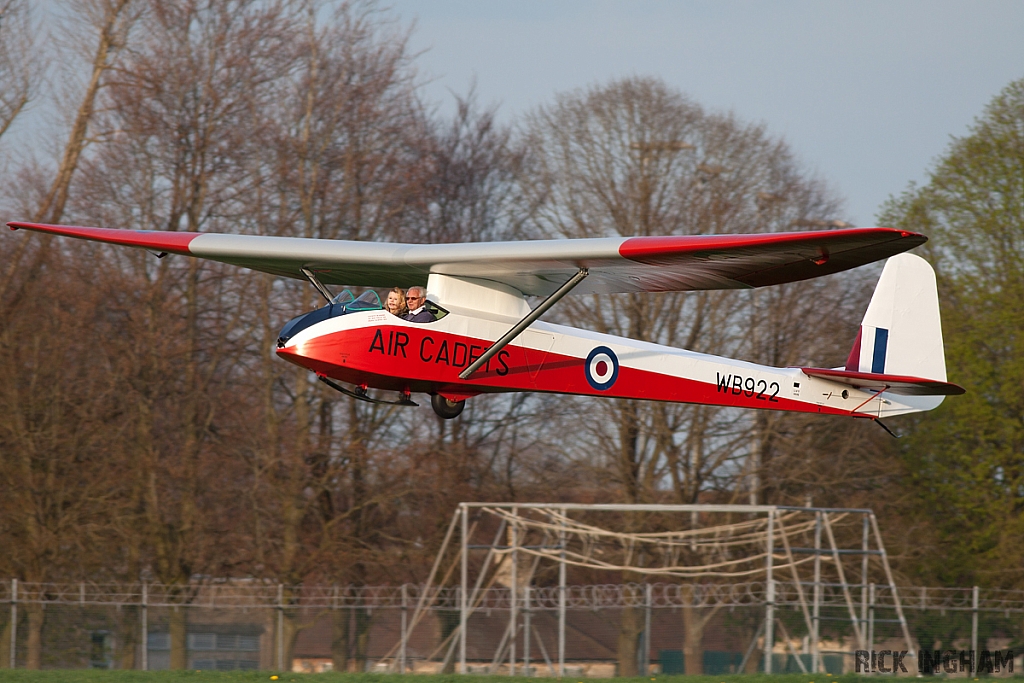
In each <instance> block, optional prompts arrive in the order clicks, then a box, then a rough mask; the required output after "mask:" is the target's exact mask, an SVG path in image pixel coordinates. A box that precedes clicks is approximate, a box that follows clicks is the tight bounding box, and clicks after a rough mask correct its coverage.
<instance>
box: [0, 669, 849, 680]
mask: <svg viewBox="0 0 1024 683" xmlns="http://www.w3.org/2000/svg"><path fill="white" fill-rule="evenodd" d="M272 676H277V678H276V679H274V678H272ZM537 680H538V679H536V678H521V677H518V676H517V677H515V678H509V677H503V676H474V675H467V676H458V675H448V676H442V675H416V676H412V675H409V676H399V675H395V674H391V675H388V674H352V673H324V674H297V673H283V674H282V673H276V672H272V671H244V672H243V671H228V672H217V671H97V670H95V669H83V670H60V671H21V670H16V671H6V670H3V669H0V681H13V682H16V683H179V681H180V682H182V683H185V682H187V683H206V682H207V681H209V683H220V682H221V681H223V683H275V682H276V683H301V682H302V681H309V682H310V683H314V682H315V683H526V682H527V681H534V682H535V681H537ZM540 680H542V681H543V680H550V681H554V680H555V679H548V678H542V679H540ZM563 680H564V681H565V683H580V682H581V681H585V680H586V679H575V678H570V677H567V678H565V679H563ZM594 680H602V681H607V683H626V682H627V681H628V682H630V683H641V682H644V683H650V682H651V681H657V682H658V683H833V681H836V682H838V683H858V682H860V681H863V677H861V676H853V675H848V676H825V675H824V674H820V675H818V676H805V675H803V674H784V675H776V676H765V675H762V674H750V675H729V676H655V677H648V678H606V679H594Z"/></svg>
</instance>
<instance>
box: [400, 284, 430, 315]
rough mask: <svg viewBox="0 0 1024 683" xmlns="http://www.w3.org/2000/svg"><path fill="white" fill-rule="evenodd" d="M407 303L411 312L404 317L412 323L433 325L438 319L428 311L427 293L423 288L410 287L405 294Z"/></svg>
mask: <svg viewBox="0 0 1024 683" xmlns="http://www.w3.org/2000/svg"><path fill="white" fill-rule="evenodd" d="M405 303H406V305H407V306H408V307H409V312H408V313H406V314H405V315H403V316H402V318H403V319H405V320H408V321H409V322H411V323H432V322H434V320H436V318H434V314H433V313H431V312H430V311H428V310H427V309H426V303H427V292H426V290H425V289H423V288H422V287H410V288H409V289H408V290H406V292H405Z"/></svg>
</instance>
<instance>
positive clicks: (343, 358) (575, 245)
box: [8, 222, 963, 420]
mask: <svg viewBox="0 0 1024 683" xmlns="http://www.w3.org/2000/svg"><path fill="white" fill-rule="evenodd" d="M8 225H9V226H10V227H11V228H12V229H15V230H17V229H21V228H24V229H27V230H34V231H39V232H45V233H51V234H56V235H65V236H68V237H77V238H81V239H87V240H93V241H99V242H108V243H111V244H118V245H124V246H131V247H140V248H144V249H148V250H151V251H155V252H161V253H163V252H167V253H174V254H184V255H188V256H196V257H199V258H207V259H212V260H215V261H221V262H224V263H230V264H233V265H238V266H243V267H245V268H251V269H254V270H259V271H263V272H266V273H271V274H273V275H278V276H285V277H291V278H297V279H307V280H309V281H310V282H311V283H312V284H313V285H315V286H316V287H317V289H318V290H319V291H320V292H321V293H322V294H323V295H324V296H325V297H326V298H327V299H328V303H327V304H326V305H325V306H323V307H322V308H320V309H317V310H315V311H312V312H309V313H306V314H304V315H302V316H299V317H298V318H296V319H294V320H292V321H290V322H289V323H288V324H287V325H286V326H285V328H284V329H283V330H282V332H281V335H280V338H279V340H278V349H277V353H278V355H279V356H281V357H282V358H284V359H286V360H288V361H291V362H293V363H295V364H297V365H300V366H302V367H304V368H307V369H309V370H311V371H313V372H315V373H316V374H317V376H318V377H319V378H320V379H321V380H323V381H325V382H326V383H327V384H329V385H331V386H332V387H334V388H336V389H338V390H339V391H342V392H344V393H346V394H349V395H351V396H353V397H355V398H359V399H363V400H372V401H379V400H380V399H372V398H370V397H369V396H368V395H367V393H366V390H367V389H368V388H376V389H385V390H394V391H397V392H399V393H400V394H401V395H402V398H401V399H400V400H398V401H394V403H398V404H411V403H412V402H411V400H410V395H411V394H412V393H415V392H422V393H427V394H430V395H431V396H432V401H431V403H432V405H433V407H434V410H435V411H436V412H437V413H438V414H439V415H441V416H442V417H446V418H450V417H455V416H457V415H458V414H459V413H460V412H461V411H462V408H463V406H464V402H465V400H466V399H467V398H470V397H472V396H476V395H478V394H481V393H494V392H508V391H545V392H555V393H564V394H586V395H592V396H611V397H619V398H636V399H649V400H656V401H676V402H685V403H704V404H713V405H723V406H739V407H744V408H767V409H775V410H791V411H801V412H812V413H828V414H835V415H851V416H854V417H868V418H872V419H876V420H877V419H878V418H881V417H886V416H892V415H900V414H903V413H911V412H918V411H922V410H930V409H932V408H934V407H936V406H937V405H939V403H941V402H942V398H943V396H946V395H950V394H959V393H963V389H961V388H960V387H958V386H956V385H955V384H950V383H948V382H946V368H945V359H944V356H943V347H942V331H941V326H940V323H939V308H938V297H937V294H936V288H935V275H934V273H933V271H932V269H931V267H930V266H929V265H928V264H927V263H926V262H925V261H924V260H922V259H920V258H918V257H916V256H912V255H909V254H903V253H902V252H905V251H907V250H908V249H912V248H914V247H916V246H918V245H920V244H922V243H924V242H925V239H926V238H925V237H924V236H922V235H919V234H917V233H913V232H908V231H902V230H893V229H890V228H854V229H845V230H829V231H818V232H797V233H767V234H756V235H699V236H668V237H630V238H599V239H571V240H538V241H522V242H482V243H465V244H395V243H380V242H374V243H368V242H350V241H339V240H311V239H298V238H289V237H265V236H255V235H228V234H211V233H180V232H158V231H133V230H113V229H105V228H83V227H71V226H58V225H41V224H34V223H18V222H14V223H9V224H8ZM889 257H892V258H889ZM884 258H889V261H888V263H887V264H886V266H885V268H884V269H883V272H882V276H881V278H880V280H879V283H878V286H877V287H876V289H875V293H874V296H873V297H872V299H871V303H870V305H869V307H868V311H867V314H866V315H865V317H864V321H863V323H862V325H861V328H860V333H859V334H858V337H857V340H856V342H855V344H854V348H853V350H852V351H851V353H850V358H849V359H848V361H847V364H846V367H844V368H837V369H825V368H774V367H768V366H762V365H757V364H754V363H747V362H744V361H739V360H733V359H729V358H722V357H718V356H712V355H707V354H701V353H694V352H692V351H686V350H684V349H676V348H671V347H666V346H660V345H657V344H652V343H648V342H645V341H639V340H633V339H627V338H622V337H614V336H611V335H606V334H598V333H595V332H590V331H587V330H581V329H576V328H572V327H566V326H564V325H554V324H549V323H544V322H540V321H539V320H538V318H539V317H540V316H541V315H542V314H543V313H544V312H545V311H546V310H547V309H548V308H550V307H551V306H552V305H554V304H555V303H556V302H557V301H558V299H560V298H561V297H562V296H564V295H565V294H567V293H568V292H569V291H574V292H575V293H588V292H589V293H594V292H597V293H612V292H666V291H692V290H707V289H747V288H752V287H764V286H768V285H775V284H782V283H785V282H795V281H799V280H806V279H809V278H813V277H819V276H822V275H829V274H831V273H837V272H840V271H843V270H847V269H849V268H854V267H857V266H860V265H863V264H866V263H871V262H874V261H878V260H881V259H884ZM424 283H426V287H427V298H428V300H429V302H430V303H429V307H430V308H431V309H432V310H433V311H434V312H435V314H436V316H437V320H436V321H434V322H429V323H413V322H409V321H406V320H402V319H399V318H397V317H395V316H392V315H390V314H389V313H386V312H385V311H384V310H383V309H382V308H381V306H380V303H379V300H378V299H377V297H376V294H374V293H372V292H370V293H368V294H367V295H364V296H362V297H360V298H359V299H353V298H352V297H351V296H350V295H347V292H346V293H345V294H342V295H338V296H332V295H331V293H330V291H329V290H328V289H327V288H326V286H325V285H330V284H334V285H351V286H364V287H391V286H395V285H397V286H402V287H408V286H412V285H423V284H424ZM527 296H543V297H546V298H545V299H544V300H543V301H542V302H541V303H540V304H539V305H538V306H536V307H534V308H533V309H531V307H530V305H529V304H528V303H527V299H526V297H527ZM338 381H340V382H344V383H348V384H351V385H354V387H355V388H354V389H347V388H345V387H343V386H341V385H340V384H338V383H337V382H338Z"/></svg>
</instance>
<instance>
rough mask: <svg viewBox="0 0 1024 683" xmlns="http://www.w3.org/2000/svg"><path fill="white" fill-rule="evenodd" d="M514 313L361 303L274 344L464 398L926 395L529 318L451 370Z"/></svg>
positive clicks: (358, 373) (312, 360)
mask: <svg viewBox="0 0 1024 683" xmlns="http://www.w3.org/2000/svg"><path fill="white" fill-rule="evenodd" d="M513 323H515V318H511V317H510V318H505V317H502V316H498V315H494V316H487V317H480V316H477V315H472V316H471V315H464V314H460V313H457V312H451V313H449V314H448V315H446V316H445V317H443V318H442V319H440V320H438V321H436V322H432V323H411V322H407V321H405V320H402V319H400V318H397V317H395V316H393V315H391V314H389V313H387V312H385V311H382V310H376V311H360V312H355V313H350V314H347V315H343V316H339V317H334V318H330V319H328V320H324V321H322V322H318V323H316V324H313V325H312V326H310V327H308V328H306V329H304V330H302V331H301V332H299V333H298V334H296V335H295V336H294V337H292V338H291V339H289V340H288V341H287V342H286V343H285V345H284V346H283V347H281V348H279V349H278V350H277V353H278V355H280V356H281V357H282V358H284V359H286V360H288V361H290V362H292V363H295V364H297V365H300V366H302V367H304V368H307V369H309V370H312V371H313V372H315V373H317V374H320V375H324V376H326V377H329V378H332V379H335V380H340V381H343V382H347V383H351V384H354V385H357V386H362V387H367V388H377V389H386V390H394V391H402V392H415V393H418V392H424V393H438V394H441V395H442V396H445V397H447V398H451V399H453V400H464V399H466V398H469V397H471V396H475V395H478V394H481V393H496V392H511V391H543V392H551V393H561V394H582V395H591V396H607V397H615V398H632V399H645V400H653V401H671V402H679V403H701V404H711V405H720V406H736V407H743V408H761V409H770V410H787V411H799V412H810V413H826V414H833V415H847V416H849V415H856V416H863V417H874V418H877V417H886V416H891V415H898V414H901V413H906V412H912V411H916V410H920V409H921V406H919V405H917V404H918V403H920V402H921V401H922V400H929V401H933V400H934V399H932V398H931V397H907V396H891V395H885V396H877V395H876V393H875V392H871V391H861V390H858V389H855V388H851V387H849V386H846V385H843V384H839V383H836V382H831V381H828V380H822V379H818V378H814V377H809V376H807V375H805V374H804V373H803V372H802V371H801V370H800V369H799V368H774V367H769V366H764V365H758V364H755V363H748V362H745V361H741V360H734V359H729V358H723V357H719V356H713V355H708V354H702V353H696V352H693V351H687V350H684V349H677V348H672V347H668V346H661V345H659V344H652V343H649V342H644V341H638V340H634V339H628V338H624V337H616V336H612V335H607V334H599V333H596V332H590V331H587V330H581V329H577V328H573V327H567V326H564V325H555V324H550V323H544V322H537V323H534V324H533V325H532V326H530V328H529V329H527V330H526V332H524V333H523V334H522V335H520V337H519V338H518V339H516V340H515V341H514V342H512V343H511V344H509V345H508V346H507V347H505V348H504V349H503V350H502V351H501V352H500V353H499V354H498V355H497V356H495V357H494V358H493V359H491V361H489V362H488V363H487V365H486V366H485V367H483V368H481V369H480V370H478V371H477V372H476V373H475V374H474V375H473V376H472V377H470V378H469V379H468V380H462V379H460V378H459V373H460V372H461V371H462V370H463V369H464V368H466V366H467V365H469V364H470V363H471V362H473V361H474V360H476V359H477V358H479V357H480V356H481V355H482V354H483V352H484V351H485V350H486V349H487V348H488V347H489V346H490V345H491V344H492V343H493V342H494V341H495V340H497V339H498V338H499V337H501V335H502V334H504V333H505V332H506V331H507V330H508V328H509V326H510V325H511V324H513Z"/></svg>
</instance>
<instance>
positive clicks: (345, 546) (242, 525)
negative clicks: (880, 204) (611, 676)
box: [0, 0, 894, 666]
mask: <svg viewBox="0 0 1024 683" xmlns="http://www.w3.org/2000/svg"><path fill="white" fill-rule="evenodd" d="M66 9H67V11H68V12H70V13H72V14H73V15H74V16H75V17H77V19H78V20H79V21H78V24H77V25H78V26H79V27H83V26H85V27H89V28H88V30H85V29H82V30H80V31H79V33H78V34H77V35H76V39H77V41H78V43H79V44H78V45H77V48H78V49H80V50H81V52H82V54H86V55H88V59H90V60H91V62H90V63H89V65H88V67H86V68H85V69H84V71H82V65H81V64H77V65H75V68H76V69H78V71H77V72H76V73H79V74H81V73H85V74H86V77H85V78H84V80H83V81H82V82H81V84H80V87H79V88H78V89H77V90H76V91H75V93H74V95H73V96H72V97H71V99H69V97H68V96H65V97H63V98H62V100H61V101H68V102H73V104H70V105H68V107H67V109H68V115H67V117H66V118H67V121H68V123H67V126H66V127H64V128H62V129H60V130H54V131H52V136H51V137H52V139H54V140H59V141H61V142H60V145H59V148H57V149H55V150H54V151H53V155H52V158H49V160H47V159H45V158H44V157H42V156H40V155H37V156H36V157H35V158H34V159H33V160H32V161H25V160H23V159H21V158H19V157H10V158H9V159H7V160H6V161H7V165H8V167H9V168H10V171H9V174H10V177H11V179H12V180H11V182H10V183H8V184H7V188H8V189H7V192H6V195H5V199H4V202H5V215H6V217H7V219H15V218H19V219H25V218H35V219H38V220H48V221H54V222H65V223H74V224H80V225H92V224H95V225H105V226H114V227H121V228H132V229H150V230H169V231H176V230H190V231H200V232H204V231H215V232H244V233H252V234H267V235H294V236H301V237H318V238H338V239H359V240H403V241H470V240H493V239H515V238H521V237H592V236H605V235H661V234H697V233H728V232H763V231H779V230H791V229H794V228H799V227H801V226H813V225H819V224H822V223H828V222H834V221H836V220H838V218H839V217H840V215H841V214H840V205H839V202H838V201H837V199H836V198H835V196H834V195H832V194H831V193H830V192H829V191H828V190H827V189H826V188H825V187H824V186H823V185H822V183H821V182H820V181H818V180H817V179H815V178H814V177H813V176H811V175H809V174H808V173H807V172H806V171H804V170H803V169H801V167H800V165H799V164H798V163H797V162H796V160H795V159H794V158H793V156H792V154H791V153H790V151H789V150H788V148H787V146H786V144H785V143H784V142H783V141H782V140H780V139H779V138H776V137H774V136H772V135H771V134H770V133H769V132H768V131H767V130H766V129H765V128H764V127H763V126H758V125H750V124H747V123H744V122H743V121H741V120H739V119H737V118H736V117H735V116H732V115H725V114H721V113H716V112H709V111H707V110H705V109H703V108H702V107H701V106H700V105H698V104H697V103H695V102H693V101H692V100H690V99H688V98H687V97H686V96H684V95H683V94H681V93H679V92H677V91H674V90H672V89H671V88H669V87H668V86H666V85H665V84H664V83H662V82H660V81H657V80H654V79H647V78H630V79H625V80H620V81H614V82H611V83H608V84H604V85H599V86H594V87H592V88H590V89H587V90H582V91H576V92H570V93H565V94H562V95H559V96H558V97H556V98H555V99H554V101H553V102H552V103H550V104H549V105H546V106H543V107H540V108H539V109H537V110H536V111H534V112H533V113H532V114H530V115H529V116H527V117H525V118H524V119H523V120H522V121H521V122H519V123H518V125H517V126H516V127H511V126H507V125H505V124H503V123H502V122H501V120H500V118H499V117H498V116H497V114H496V112H495V110H493V109H490V108H487V107H486V106H482V105H481V104H479V103H478V102H477V98H476V96H475V94H474V92H473V89H472V88H470V89H469V91H468V93H467V94H466V95H464V96H461V97H457V98H456V102H455V107H454V113H453V114H451V115H441V114H437V113H435V107H434V104H433V103H429V102H424V101H423V99H422V94H421V92H420V90H419V88H418V85H419V83H420V82H421V78H420V77H419V76H418V75H417V72H416V69H415V67H416V63H415V62H416V60H415V55H413V54H412V53H410V51H409V47H408V37H409V34H408V29H407V28H406V27H405V26H404V25H403V24H402V23H401V22H399V21H398V20H397V19H396V18H395V17H393V16H392V15H391V14H390V13H389V12H388V11H386V10H384V9H383V8H382V7H381V6H378V5H376V4H373V3H370V2H359V1H353V2H342V3H333V4H329V5H320V4H319V3H311V2H300V1H298V0H296V1H292V0H265V1H259V2H256V1H250V0H228V1H225V2H201V1H194V0H181V1H176V2H170V1H161V2H155V1H154V2H147V1H146V0H90V1H88V2H78V3H69V4H68V6H67V8H66ZM30 10H31V7H30V4H29V3H26V2H22V1H21V0H7V1H6V2H4V3H0V135H4V134H5V133H7V134H8V135H10V133H9V131H14V130H17V126H16V125H13V124H14V123H15V121H16V119H17V118H18V117H19V115H23V112H24V111H25V108H26V107H27V106H28V105H29V103H30V102H31V101H32V100H33V98H34V97H36V96H38V94H39V93H38V88H40V87H42V84H44V83H46V82H48V81H43V80H41V79H40V78H38V75H39V74H40V70H41V69H42V68H43V66H42V64H43V63H42V62H37V61H35V59H36V58H37V55H43V56H45V54H44V53H43V52H41V51H40V50H38V49H33V45H32V44H31V42H30V41H31V37H32V35H34V34H36V32H35V31H33V30H31V29H32V27H34V26H35V22H37V21H40V20H41V19H40V18H39V17H35V16H33V14H32V12H31V11H30ZM36 47H38V46H36ZM54 68H57V69H60V68H70V67H69V66H67V65H63V66H62V65H60V64H58V65H56V66H55V67H54ZM55 82H56V81H55ZM12 126H13V127H12ZM7 139H8V138H4V140H5V142H6V140H7ZM3 149H6V146H5V147H4V148H3ZM11 188H14V189H11ZM4 240H6V241H5V243H4V248H3V250H2V252H0V254H2V256H0V344H2V348H3V351H4V352H3V353H2V354H0V376H2V381H0V493H2V495H0V538H2V539H3V545H4V547H5V548H6V549H7V552H5V553H3V555H2V556H0V575H2V576H18V577H21V578H22V579H24V580H29V581H46V580H51V579H52V580H57V579H60V580H80V579H97V580H100V579H104V578H112V579H122V580H136V579H147V580H148V579H151V580H159V581H160V582H162V583H165V584H170V585H177V586H180V587H181V600H182V601H183V603H184V602H187V600H188V599H189V598H188V596H189V592H188V586H189V585H190V582H193V581H194V580H195V579H196V577H198V576H254V577H261V578H272V579H276V580H278V581H281V582H284V583H286V584H289V585H298V584H301V583H302V582H304V581H311V580H316V581H338V582H356V583H361V582H374V583H379V582H382V581H396V582H397V581H415V580H421V579H422V578H424V575H425V571H426V570H427V569H428V568H429V564H430V561H431V559H432V556H433V553H434V551H435V550H436V548H437V546H438V543H439V539H440V536H441V535H442V534H443V533H444V529H445V527H446V524H447V519H448V517H449V516H450V514H451V511H452V509H453V507H454V504H455V503H456V502H457V501H460V500H487V499H491V500H493V499H512V500H516V499H520V500H523V499H530V500H570V499H571V500H579V501H582V502H591V501H629V502H634V501H636V502H648V501H657V500H672V501H678V502H694V501H706V500H716V501H717V500H721V501H746V500H757V501H759V502H760V501H768V502H786V503H801V504H802V503H803V502H805V500H807V499H808V498H813V499H814V502H815V503H817V504H828V503H837V504H856V503H869V502H870V501H869V500H868V499H867V495H868V492H869V491H870V490H871V487H873V486H877V485H878V484H879V483H880V482H884V480H885V477H888V476H894V475H893V470H892V468H887V467H886V466H884V465H879V456H878V455H877V454H878V452H879V450H878V448H879V447H878V443H879V439H881V438H886V437H884V435H883V434H881V432H880V430H877V431H878V432H879V433H878V434H876V433H875V431H876V428H873V427H871V426H870V425H867V426H865V425H862V424H853V423H851V422H839V421H828V420H822V419H815V420H811V419H806V418H801V417H797V416H785V415H782V414H779V415H776V414H769V413H767V412H766V413H749V412H738V411H734V410H727V409H719V408H712V407H707V406H691V405H668V404H654V403H644V402H637V401H596V400H587V399H572V398H568V397H556V396H538V395H510V396H494V397H479V398H477V399H474V400H472V401H471V402H470V404H469V408H467V410H466V412H465V413H464V414H463V416H462V417H461V418H460V419H459V420H456V421H452V422H444V421H440V420H438V419H437V418H435V416H434V415H433V413H432V412H430V411H429V408H420V409H409V408H394V407H388V406H380V405H369V404H365V403H358V402H351V401H349V400H348V399H344V398H341V397H339V396H338V395H337V394H330V393H328V392H327V390H325V389H324V388H323V387H322V385H320V384H319V383H317V382H316V381H313V380H312V378H311V377H310V376H309V374H308V373H306V372H304V371H299V370H297V369H295V368H293V367H291V366H289V365H287V364H285V363H282V362H280V361H278V360H276V359H275V358H274V357H273V354H272V352H271V349H272V346H273V341H274V339H275V336H276V333H277V331H278V330H279V329H280V327H281V325H282V324H283V323H284V322H285V321H286V320H287V319H289V318H290V317H292V316H294V315H297V314H298V313H300V312H302V311H304V310H307V309H309V308H310V307H311V306H313V305H314V298H313V297H314V296H315V294H314V293H313V292H312V291H311V289H310V288H309V287H308V286H305V285H302V284H300V283H297V282H293V281H283V280H281V279H275V278H271V277H268V276H264V275H259V274H254V273H249V272H242V271H237V270H234V269H232V268H230V267H228V266H224V265H221V264H215V263H207V262H199V261H196V260H189V259H185V258H178V257H170V258H166V259H155V258H153V257H152V256H151V255H150V254H147V253H145V252H141V251H132V250H126V251H119V250H115V249H109V248H106V247H101V246H95V245H89V244H85V243H80V242H75V243H70V242H59V241H52V240H41V239H39V238H38V236H31V235H27V234H22V233H18V234H14V235H5V236H4ZM869 289H870V278H869V277H867V276H861V275H858V274H856V273H855V274H845V275H843V276H842V277H841V278H833V279H827V280H821V281H810V282H806V283H800V284H794V285H787V286H783V287H776V288H772V289H769V290H764V291H757V292H743V293H737V292H698V293H691V294H659V295H617V296H608V297H591V298H587V297H581V298H570V299H571V300H567V303H565V304H564V305H560V308H559V309H557V310H558V315H561V317H562V318H563V320H565V321H568V322H570V323H573V324H576V325H579V326H582V327H586V328H589V329H594V330H597V331H599V332H607V333H612V334H619V335H625V336H630V337H636V338H641V339H646V340H650V341H654V342H658V343H662V344H669V345H674V346H681V347H685V348H689V349H693V350H697V351H702V352H711V353H716V354H721V355H728V356H733V357H739V358H744V359H749V360H752V361H757V362H763V363H771V364H775V365H782V366H785V365H794V364H799V363H804V362H814V363H816V364H825V365H826V366H828V365H836V364H839V363H840V362H841V361H842V360H843V358H845V354H846V351H847V350H848V345H849V342H850V341H851V340H852V337H853V330H854V325H855V323H856V322H857V320H859V317H860V312H861V310H862V306H863V303H864V300H865V295H866V293H867V291H868V290H869ZM30 617H31V623H30V630H31V629H36V630H35V631H34V632H35V633H36V634H37V635H38V632H39V631H38V629H39V628H41V624H42V622H43V619H44V615H43V613H42V612H41V611H40V612H39V613H38V614H32V615H30ZM367 618H369V617H368V616H367V615H361V616H358V615H357V618H356V621H355V622H353V623H357V622H358V620H359V619H367ZM182 619H183V617H182ZM345 623H346V624H348V622H345ZM359 623H362V622H359ZM634 626H635V625H634ZM184 628H185V627H184V622H183V621H181V622H180V623H178V622H173V623H172V624H171V635H172V655H171V657H172V664H174V665H183V662H184V661H185V660H184V644H183V643H184V633H185V631H184ZM288 628H289V629H291V631H290V633H291V635H292V636H294V634H295V633H296V632H297V629H298V628H300V625H298V624H290V625H289V626H288ZM339 628H341V627H340V626H339ZM345 628H348V626H345ZM346 637H347V636H346ZM32 647H33V646H32V641H31V640H30V654H29V663H30V664H33V665H36V666H38V664H39V660H38V656H39V649H38V642H37V644H36V646H35V650H32ZM33 653H34V654H33ZM350 656H351V657H355V658H356V659H357V660H358V658H359V657H361V656H365V653H359V652H354V653H349V652H339V653H338V654H337V657H338V658H341V659H343V660H344V661H348V660H347V659H345V658H347V657H350ZM33 657H35V659H33Z"/></svg>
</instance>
